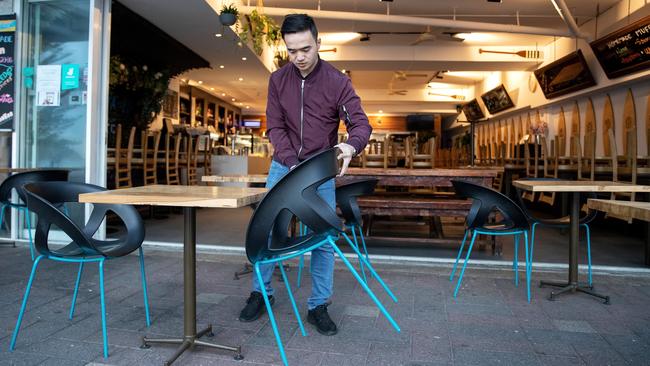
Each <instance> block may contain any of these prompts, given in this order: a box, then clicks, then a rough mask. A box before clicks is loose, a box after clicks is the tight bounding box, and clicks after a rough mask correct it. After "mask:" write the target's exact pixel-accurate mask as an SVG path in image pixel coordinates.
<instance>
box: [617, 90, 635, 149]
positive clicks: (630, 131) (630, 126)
mask: <svg viewBox="0 0 650 366" xmlns="http://www.w3.org/2000/svg"><path fill="white" fill-rule="evenodd" d="M623 131H624V133H623V151H619V153H622V154H624V155H626V156H628V155H629V156H635V155H637V143H636V142H637V141H636V140H637V139H636V136H637V134H636V108H635V106H634V95H633V94H632V90H631V89H628V90H627V95H626V96H625V104H624V106H623Z"/></svg>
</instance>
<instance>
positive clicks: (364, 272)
mask: <svg viewBox="0 0 650 366" xmlns="http://www.w3.org/2000/svg"><path fill="white" fill-rule="evenodd" d="M350 230H352V237H353V238H354V247H355V248H356V249H357V253H358V254H357V255H358V257H359V269H361V274H362V275H363V281H364V282H366V283H368V279H367V278H366V269H365V268H363V261H362V260H361V252H360V251H359V242H358V241H357V233H356V230H355V229H354V225H352V226H350ZM348 243H349V244H350V246H352V243H351V242H350V241H349V240H348ZM367 258H368V252H366V259H367Z"/></svg>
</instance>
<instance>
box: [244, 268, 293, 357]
mask: <svg viewBox="0 0 650 366" xmlns="http://www.w3.org/2000/svg"><path fill="white" fill-rule="evenodd" d="M253 272H254V273H255V276H257V280H258V281H259V283H260V284H262V286H261V289H262V298H263V299H264V305H265V306H266V312H267V314H269V320H270V321H271V327H272V328H273V334H274V335H275V341H276V342H277V344H278V350H279V351H280V357H282V363H283V364H284V366H289V363H288V362H287V355H286V354H285V353H284V346H283V345H282V339H281V338H280V332H279V331H278V325H277V324H276V322H275V316H274V315H273V309H271V303H270V302H269V298H268V296H267V294H266V286H264V280H263V279H262V274H261V273H260V264H259V262H257V263H255V264H254V265H253Z"/></svg>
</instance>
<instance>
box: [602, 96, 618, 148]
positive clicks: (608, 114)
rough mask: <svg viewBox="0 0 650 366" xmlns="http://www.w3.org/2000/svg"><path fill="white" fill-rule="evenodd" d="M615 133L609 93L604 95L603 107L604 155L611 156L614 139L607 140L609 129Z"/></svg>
mask: <svg viewBox="0 0 650 366" xmlns="http://www.w3.org/2000/svg"><path fill="white" fill-rule="evenodd" d="M610 129H611V130H612V132H613V133H614V135H616V124H615V120H614V108H613V107H612V98H610V96H609V94H606V95H605V106H604V107H603V131H602V136H603V152H604V153H605V156H612V147H613V146H612V145H613V144H615V143H616V141H609V130H610Z"/></svg>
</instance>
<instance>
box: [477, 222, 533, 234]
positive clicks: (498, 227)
mask: <svg viewBox="0 0 650 366" xmlns="http://www.w3.org/2000/svg"><path fill="white" fill-rule="evenodd" d="M477 229H478V230H479V231H484V232H491V233H499V234H508V233H515V232H521V231H523V229H521V228H515V227H512V225H511V224H510V223H507V224H505V223H496V224H486V225H483V226H481V227H480V228H477Z"/></svg>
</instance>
